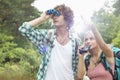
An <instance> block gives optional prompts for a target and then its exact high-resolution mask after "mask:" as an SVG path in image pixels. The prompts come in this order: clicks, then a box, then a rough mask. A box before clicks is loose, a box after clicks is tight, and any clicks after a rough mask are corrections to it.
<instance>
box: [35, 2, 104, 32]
mask: <svg viewBox="0 0 120 80" xmlns="http://www.w3.org/2000/svg"><path fill="white" fill-rule="evenodd" d="M105 1H106V0H35V2H34V3H33V5H34V6H35V7H36V8H37V9H38V10H39V11H46V10H48V9H51V8H54V6H56V5H59V4H65V5H67V6H69V7H70V8H71V9H72V10H73V11H74V16H75V18H74V26H73V27H74V29H75V31H80V30H81V28H80V26H85V25H84V24H83V22H82V20H81V16H82V17H83V18H84V19H85V20H88V21H89V20H90V17H91V16H92V14H93V12H94V11H98V10H99V9H100V8H101V7H103V6H104V3H105Z"/></svg>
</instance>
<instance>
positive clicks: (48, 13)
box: [46, 9, 61, 16]
mask: <svg viewBox="0 0 120 80" xmlns="http://www.w3.org/2000/svg"><path fill="white" fill-rule="evenodd" d="M46 14H47V15H51V14H53V16H60V15H61V13H60V12H59V11H57V10H55V9H49V10H47V11H46Z"/></svg>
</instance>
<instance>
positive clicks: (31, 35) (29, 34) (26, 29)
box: [19, 22, 47, 46]
mask: <svg viewBox="0 0 120 80" xmlns="http://www.w3.org/2000/svg"><path fill="white" fill-rule="evenodd" d="M19 32H20V33H21V34H22V35H23V36H25V37H26V38H27V39H29V40H30V41H31V42H32V43H33V44H35V45H37V46H38V45H40V44H41V43H42V42H43V41H44V38H45V37H46V34H47V30H38V29H35V28H34V27H33V26H31V25H30V24H28V22H24V23H23V24H22V26H20V28H19Z"/></svg>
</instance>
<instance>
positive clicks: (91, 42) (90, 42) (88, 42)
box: [84, 32, 98, 49]
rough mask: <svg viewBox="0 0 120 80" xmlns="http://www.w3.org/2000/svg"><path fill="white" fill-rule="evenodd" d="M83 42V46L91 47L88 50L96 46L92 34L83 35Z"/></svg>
mask: <svg viewBox="0 0 120 80" xmlns="http://www.w3.org/2000/svg"><path fill="white" fill-rule="evenodd" d="M84 42H85V45H90V46H91V47H90V49H93V48H95V47H97V46H98V44H97V42H96V40H95V37H94V34H93V33H92V32H88V33H86V34H85V36H84Z"/></svg>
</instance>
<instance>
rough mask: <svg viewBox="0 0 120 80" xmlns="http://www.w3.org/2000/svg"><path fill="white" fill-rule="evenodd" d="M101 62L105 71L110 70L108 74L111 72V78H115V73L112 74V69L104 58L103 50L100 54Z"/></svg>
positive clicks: (114, 79)
mask: <svg viewBox="0 0 120 80" xmlns="http://www.w3.org/2000/svg"><path fill="white" fill-rule="evenodd" d="M101 62H102V64H103V66H104V68H105V70H107V71H109V72H110V74H111V75H112V77H113V80H116V77H115V76H114V75H115V74H113V72H112V69H111V67H110V64H109V63H108V61H107V60H106V58H105V55H104V54H103V52H102V54H101ZM114 73H115V70H114Z"/></svg>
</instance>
